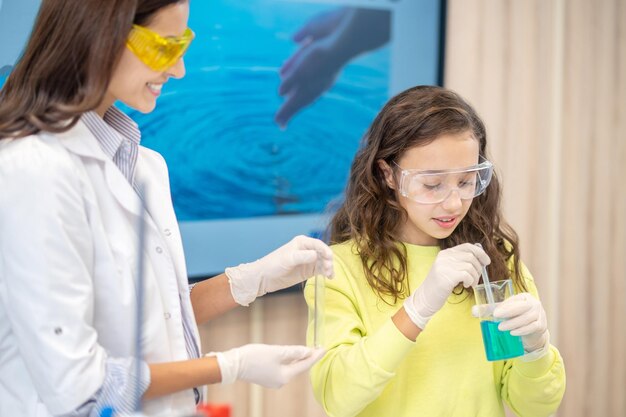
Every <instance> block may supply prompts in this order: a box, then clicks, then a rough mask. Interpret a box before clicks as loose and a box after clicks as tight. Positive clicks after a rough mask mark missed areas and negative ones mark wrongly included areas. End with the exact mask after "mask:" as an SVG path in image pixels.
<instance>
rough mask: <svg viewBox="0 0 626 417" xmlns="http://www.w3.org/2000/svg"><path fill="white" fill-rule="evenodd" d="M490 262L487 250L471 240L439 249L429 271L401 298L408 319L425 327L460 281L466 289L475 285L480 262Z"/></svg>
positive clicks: (479, 271)
mask: <svg viewBox="0 0 626 417" xmlns="http://www.w3.org/2000/svg"><path fill="white" fill-rule="evenodd" d="M489 263H491V259H489V256H488V255H487V253H486V252H485V251H484V250H483V249H482V248H480V247H478V246H475V245H473V244H471V243H463V244H461V245H458V246H455V247H453V248H449V249H445V250H442V251H441V252H439V254H438V255H437V258H436V259H435V262H434V263H433V266H432V267H431V268H430V272H429V273H428V275H427V276H426V279H424V282H423V283H422V285H420V286H419V287H418V288H417V289H416V290H415V291H414V292H413V294H411V295H410V296H409V297H408V298H407V299H406V300H405V301H404V309H405V310H406V312H407V314H408V316H409V317H410V318H411V321H413V323H415V325H416V326H418V327H419V328H420V329H422V330H423V329H424V328H425V327H426V324H427V323H428V321H429V320H430V318H431V317H432V316H433V315H434V314H435V313H436V312H437V311H439V309H441V307H443V305H444V304H445V303H446V300H447V299H448V297H449V296H450V294H451V293H452V290H453V289H454V288H455V287H456V286H457V285H459V284H463V286H464V287H465V288H468V287H474V286H476V284H478V281H479V279H480V276H481V274H482V268H483V265H488V264H489Z"/></svg>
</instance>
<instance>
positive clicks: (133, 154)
mask: <svg viewBox="0 0 626 417" xmlns="http://www.w3.org/2000/svg"><path fill="white" fill-rule="evenodd" d="M81 120H82V122H83V123H85V125H86V126H87V128H88V129H89V130H90V131H91V133H92V134H93V135H94V136H95V137H96V139H97V140H98V143H99V144H100V146H101V147H102V150H103V151H104V153H105V154H106V155H107V156H108V157H109V158H111V159H112V160H113V162H114V163H115V165H117V167H118V168H120V170H121V171H122V173H123V174H124V176H125V177H126V178H127V179H128V181H129V182H130V183H131V184H132V182H133V181H132V178H133V174H134V171H135V165H136V162H137V154H138V147H139V142H140V140H141V132H140V131H139V127H138V126H137V123H135V122H134V121H133V120H132V119H131V118H130V117H128V116H127V115H126V114H125V113H123V112H122V111H121V110H119V109H118V108H117V107H115V106H111V108H109V110H107V112H106V113H105V114H104V117H103V118H101V117H100V116H99V115H98V114H97V113H96V112H94V111H90V112H87V113H85V114H83V115H82V117H81Z"/></svg>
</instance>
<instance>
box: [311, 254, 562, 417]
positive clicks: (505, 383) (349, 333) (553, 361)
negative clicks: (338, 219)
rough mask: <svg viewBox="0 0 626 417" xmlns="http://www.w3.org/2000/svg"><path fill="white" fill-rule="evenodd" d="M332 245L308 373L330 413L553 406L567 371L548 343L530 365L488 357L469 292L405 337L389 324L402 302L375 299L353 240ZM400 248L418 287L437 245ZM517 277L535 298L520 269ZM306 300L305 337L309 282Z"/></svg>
mask: <svg viewBox="0 0 626 417" xmlns="http://www.w3.org/2000/svg"><path fill="white" fill-rule="evenodd" d="M332 249H333V251H334V254H335V279H333V280H327V281H326V289H325V294H324V297H325V303H324V309H323V310H324V313H323V317H324V318H323V320H324V326H323V331H322V335H321V341H322V343H323V344H324V346H325V347H326V348H327V349H328V353H327V354H326V355H325V356H324V358H322V360H321V361H320V362H319V363H317V364H316V365H315V366H314V367H313V368H312V370H311V381H312V384H313V389H314V392H315V396H316V398H317V400H318V401H319V402H320V403H321V404H322V406H323V407H324V409H325V410H326V412H327V413H328V415H329V416H331V417H351V416H357V415H358V416H362V417H370V416H371V417H386V416H389V417H405V416H406V417H409V416H410V417H422V416H423V417H477V416H478V417H483V416H484V417H499V416H504V409H503V403H502V400H504V401H505V402H506V403H507V404H508V405H509V406H510V407H511V409H512V410H513V411H514V412H515V413H516V414H517V415H518V416H520V417H542V416H548V415H550V414H552V413H554V412H555V410H556V409H557V408H558V406H559V404H560V402H561V399H562V397H563V393H564V391H565V370H564V367H563V360H562V359H561V356H560V354H559V352H558V350H557V349H556V348H555V347H553V346H552V347H551V348H550V352H549V353H548V354H547V355H545V356H544V357H542V358H540V359H538V360H536V361H533V362H523V361H522V360H520V359H519V358H516V359H511V360H507V361H498V362H488V361H487V359H486V357H485V352H484V348H483V343H482V338H481V333H480V325H479V321H478V319H476V318H474V317H473V316H472V314H471V307H472V305H473V304H474V299H473V296H472V295H471V294H469V293H467V292H463V294H461V295H451V296H450V298H449V299H448V302H447V303H446V305H445V306H444V307H443V308H442V309H441V310H440V311H439V312H438V313H437V314H435V315H434V316H433V317H432V319H431V320H430V321H429V323H428V325H427V326H426V329H425V330H424V331H423V332H422V333H421V334H420V335H419V336H418V337H417V341H416V342H411V341H410V340H408V339H407V338H406V337H405V336H404V335H402V333H400V331H399V330H398V329H397V328H396V327H395V325H394V324H393V323H392V321H391V316H392V315H393V314H394V313H395V312H396V311H397V310H398V309H399V308H400V307H401V306H402V301H400V302H398V303H397V304H396V305H391V306H390V305H388V304H386V303H384V302H383V301H381V300H380V299H379V298H378V297H377V296H376V294H375V293H374V291H372V289H371V288H370V286H369V285H368V283H367V280H366V279H365V276H364V273H363V267H362V265H361V261H360V259H359V257H358V255H356V251H355V250H354V249H353V246H352V242H346V243H344V244H341V245H335V246H333V248H332ZM407 250H408V268H409V271H411V273H410V288H411V290H415V288H417V287H418V286H419V285H420V284H421V282H422V281H423V280H424V278H425V277H426V275H427V273H428V271H429V270H430V267H431V265H432V263H433V262H434V260H435V257H436V256H437V253H438V252H439V248H437V247H424V246H415V245H407ZM524 276H525V278H526V283H527V285H528V287H529V292H531V293H532V294H533V295H535V296H537V289H536V287H535V284H534V282H533V279H532V277H531V276H530V273H528V271H527V270H526V269H525V268H524ZM494 279H495V278H494ZM305 297H306V300H307V303H308V305H309V313H310V314H309V317H310V320H309V328H308V335H307V337H308V338H309V343H310V342H311V339H312V335H313V322H312V319H311V317H312V306H313V280H310V281H309V282H308V283H307V285H306V287H305ZM388 301H389V300H388Z"/></svg>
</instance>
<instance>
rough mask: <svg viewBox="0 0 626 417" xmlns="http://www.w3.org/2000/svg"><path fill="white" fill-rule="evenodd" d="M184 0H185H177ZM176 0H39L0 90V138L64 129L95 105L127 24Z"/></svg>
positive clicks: (121, 45)
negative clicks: (22, 45) (27, 36)
mask: <svg viewBox="0 0 626 417" xmlns="http://www.w3.org/2000/svg"><path fill="white" fill-rule="evenodd" d="M182 1H186V0H182ZM179 2H181V0H63V1H59V0H43V2H42V4H41V7H40V9H39V14H38V15H37V18H36V20H35V25H34V27H33V30H32V33H31V36H30V39H29V41H28V43H27V45H26V48H25V50H24V53H23V54H22V57H21V58H20V60H19V62H18V63H17V64H16V66H15V68H14V69H13V71H12V72H11V74H10V75H9V78H8V79H7V80H6V83H5V85H4V87H3V88H2V90H0V139H2V138H20V137H24V136H28V135H32V134H36V133H37V132H39V131H47V132H57V133H58V132H63V131H66V130H68V129H70V128H71V127H72V126H74V125H75V124H76V122H77V121H78V119H79V118H80V116H81V115H82V114H83V113H85V112H87V111H90V110H94V109H96V108H97V107H98V105H100V103H101V102H102V99H103V98H104V95H105V93H106V90H107V88H108V85H109V82H110V81H111V77H112V74H113V70H114V69H115V66H116V65H117V63H118V61H119V58H120V56H121V53H122V51H123V48H124V46H125V43H126V38H127V37H128V33H129V32H130V29H131V27H132V24H133V23H135V24H138V25H145V24H147V23H149V20H150V18H151V17H152V16H153V15H154V13H156V12H157V11H158V10H159V9H162V8H163V7H166V6H168V5H170V4H174V3H179Z"/></svg>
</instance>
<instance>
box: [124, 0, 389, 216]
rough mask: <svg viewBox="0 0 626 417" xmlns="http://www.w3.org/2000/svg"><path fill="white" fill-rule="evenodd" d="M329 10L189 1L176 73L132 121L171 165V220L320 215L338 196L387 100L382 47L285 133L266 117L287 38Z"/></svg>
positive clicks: (276, 102)
mask: <svg viewBox="0 0 626 417" xmlns="http://www.w3.org/2000/svg"><path fill="white" fill-rule="evenodd" d="M330 8H332V6H329V5H319V4H318V5H316V4H309V3H305V2H304V3H297V2H289V1H284V0H282V1H281V0H276V1H270V0H249V1H234V0H221V1H218V0H211V1H210V2H192V3H191V17H190V23H189V25H190V27H191V28H192V29H193V30H194V31H195V32H196V39H195V40H194V42H193V43H192V45H191V48H190V50H189V52H188V53H187V55H186V56H185V66H186V70H187V74H186V76H185V77H184V78H183V79H181V80H174V79H171V80H170V81H169V82H168V83H167V84H166V85H165V86H164V88H163V94H162V95H161V97H159V99H158V103H157V108H156V110H155V111H154V112H152V113H150V114H141V113H139V112H137V111H134V110H132V109H129V108H124V107H123V106H122V108H123V109H124V110H125V111H126V112H128V113H129V114H130V115H131V117H133V119H134V120H136V121H137V122H138V124H139V125H140V128H141V130H142V144H143V145H145V146H147V147H149V148H152V149H155V150H156V151H158V152H160V153H161V154H162V155H163V156H164V158H165V159H166V161H167V163H168V167H169V174H170V181H171V190H172V197H173V201H174V207H175V210H176V214H177V216H178V219H179V220H205V219H219V218H243V217H255V216H266V215H276V214H290V213H315V212H322V211H324V209H325V207H326V205H327V204H328V202H329V201H331V200H332V199H335V198H337V197H338V196H339V195H341V193H342V192H343V189H344V187H345V183H346V180H347V175H348V173H349V169H350V164H351V162H352V159H353V157H354V153H355V152H356V150H357V148H358V146H359V142H360V139H361V137H362V136H363V134H364V133H365V131H366V129H367V127H368V126H369V124H370V123H371V121H372V120H373V118H374V117H375V115H376V113H377V112H378V110H379V109H380V108H381V106H382V105H383V104H384V102H385V101H386V100H387V98H388V84H389V60H390V52H389V47H388V46H386V47H383V48H381V49H378V50H376V51H373V52H370V53H367V54H364V55H362V56H360V57H358V58H356V59H354V60H353V61H351V62H350V63H349V64H348V65H346V66H345V67H344V68H343V70H342V72H341V74H340V75H339V77H338V79H337V81H336V83H335V84H334V86H333V87H332V88H331V89H330V90H329V91H327V92H326V93H324V94H323V95H322V96H321V97H320V98H319V99H318V100H317V101H315V102H314V103H313V104H312V105H310V106H308V107H305V108H303V109H302V110H301V111H300V112H299V113H298V114H296V115H295V117H294V118H293V119H292V120H291V121H290V122H289V124H288V125H287V127H286V128H285V129H284V130H283V129H281V128H279V127H278V126H277V125H276V123H275V122H274V114H275V113H276V111H277V110H278V109H279V108H280V106H281V104H282V102H283V98H282V97H280V96H279V95H278V88H279V85H280V76H279V70H280V67H281V65H282V64H283V63H284V62H285V61H286V60H287V59H288V58H289V57H290V56H291V55H292V54H293V53H294V52H295V51H296V50H297V49H298V45H297V44H296V43H294V42H293V41H292V39H291V37H292V35H293V34H294V33H296V32H297V31H298V29H299V28H300V27H302V26H303V25H304V24H305V23H306V22H307V20H308V19H310V18H311V17H313V16H315V15H316V14H317V13H319V12H323V11H325V10H328V9H330Z"/></svg>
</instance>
